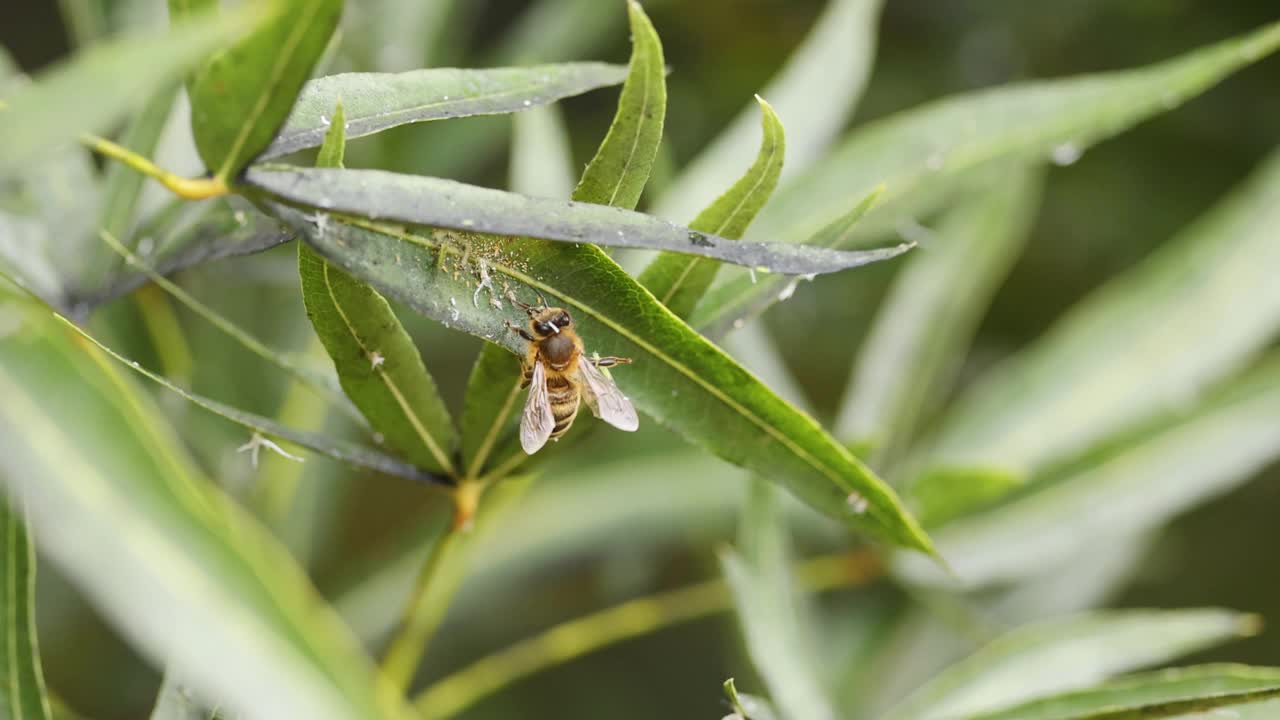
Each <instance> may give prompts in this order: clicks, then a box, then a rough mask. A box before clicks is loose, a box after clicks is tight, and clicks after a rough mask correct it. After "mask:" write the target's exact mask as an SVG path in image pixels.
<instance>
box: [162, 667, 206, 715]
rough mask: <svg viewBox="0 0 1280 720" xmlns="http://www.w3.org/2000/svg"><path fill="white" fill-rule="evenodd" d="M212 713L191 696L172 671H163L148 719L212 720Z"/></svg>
mask: <svg viewBox="0 0 1280 720" xmlns="http://www.w3.org/2000/svg"><path fill="white" fill-rule="evenodd" d="M212 718H213V714H212V713H209V712H206V711H205V710H204V709H203V708H201V707H200V704H199V703H197V702H196V700H195V698H193V697H191V695H190V693H189V692H188V690H187V689H186V688H185V687H183V686H182V684H181V683H179V682H178V681H177V680H176V679H175V678H174V676H173V674H172V673H165V675H164V681H163V682H161V683H160V694H159V695H157V696H156V705H155V707H154V708H152V709H151V718H150V720H212Z"/></svg>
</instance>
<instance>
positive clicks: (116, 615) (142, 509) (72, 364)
mask: <svg viewBox="0 0 1280 720" xmlns="http://www.w3.org/2000/svg"><path fill="white" fill-rule="evenodd" d="M23 321H24V325H23V332H22V333H21V338H20V339H18V338H17V337H15V336H10V337H9V338H7V339H5V340H0V389H2V390H0V392H2V393H3V395H4V398H5V402H4V403H3V406H0V429H2V430H3V431H2V432H0V470H3V475H4V476H5V480H6V482H7V484H8V490H9V491H10V495H11V496H14V495H22V496H24V497H25V498H26V501H27V507H28V510H29V518H30V522H31V528H32V530H33V532H35V534H36V536H37V537H38V538H39V539H40V541H41V546H42V549H43V550H44V551H45V552H47V554H48V556H49V557H50V558H51V559H53V561H54V562H55V563H57V564H58V565H59V566H60V567H61V569H62V571H63V572H64V573H65V575H66V576H67V577H68V578H70V579H71V580H72V581H73V582H74V584H75V585H76V586H77V587H78V588H79V589H80V590H81V591H83V592H84V594H85V596H86V597H88V598H89V599H90V600H91V601H92V602H93V604H94V605H95V606H96V607H97V609H98V610H99V611H101V612H102V614H103V616H105V617H106V618H108V619H109V620H110V621H111V623H112V624H113V625H114V626H115V627H116V628H117V629H119V630H120V631H122V632H123V633H124V634H125V635H126V636H127V637H129V638H130V639H131V641H132V642H133V643H135V645H136V647H138V648H139V649H140V650H141V651H143V652H144V653H145V654H146V656H147V657H148V658H150V659H151V660H152V661H153V662H156V663H158V664H166V665H167V666H168V667H170V668H173V669H174V670H175V671H176V672H179V673H180V674H181V676H182V677H183V678H185V679H186V680H187V681H188V682H190V683H191V686H192V688H193V690H195V691H197V692H199V693H201V695H202V696H204V697H208V698H210V699H211V700H213V701H215V702H218V703H219V704H222V705H223V706H225V707H227V708H228V709H230V710H232V711H234V712H238V713H241V714H243V715H244V716H245V717H249V718H269V717H286V716H294V715H297V716H300V717H308V718H323V719H333V720H338V719H347V718H350V719H353V720H354V719H355V718H360V719H361V720H369V719H371V718H408V717H410V715H409V713H408V712H407V710H406V709H405V708H404V705H403V702H402V700H400V699H399V698H396V697H395V696H394V695H392V694H389V693H387V692H386V691H385V690H384V689H383V688H382V687H381V686H380V681H379V680H378V679H377V676H376V675H375V673H374V671H373V668H372V667H371V666H370V664H369V662H368V660H367V658H366V657H365V656H364V655H363V653H362V652H361V650H360V648H359V647H358V645H357V644H356V643H355V641H354V639H353V638H352V637H351V636H350V634H349V633H348V631H347V630H346V629H345V628H344V627H343V626H342V624H341V622H340V621H339V620H338V619H337V617H336V616H335V615H334V613H333V612H332V610H331V609H329V608H328V607H327V606H325V605H324V603H323V601H322V600H321V599H320V597H319V595H318V594H317V593H316V592H315V590H314V589H313V588H312V587H311V586H310V585H309V583H308V582H307V579H306V577H305V576H304V575H303V573H302V572H301V571H300V570H299V569H298V567H297V566H296V565H295V564H294V562H293V560H292V559H291V558H290V557H289V556H288V555H287V554H286V553H285V552H284V551H283V550H282V549H281V548H280V546H279V545H277V544H276V543H275V542H274V541H273V540H272V539H271V538H270V537H269V536H268V534H267V533H266V532H265V531H264V530H263V529H262V528H261V527H260V526H259V525H257V524H256V523H255V522H254V521H253V520H252V519H251V518H249V517H248V516H246V515H245V514H244V513H243V512H242V511H241V510H240V509H239V507H238V506H237V505H236V504H235V503H234V502H232V501H231V500H230V499H229V498H227V497H226V496H225V495H223V494H222V493H221V492H220V491H219V490H217V489H216V488H215V487H214V486H213V485H212V484H210V483H209V482H208V480H206V479H204V478H202V477H200V476H199V473H198V472H197V471H196V470H195V468H194V466H193V464H192V462H191V460H190V459H189V458H188V457H187V456H186V455H184V454H183V452H182V451H181V448H180V444H179V440H178V438H177V437H176V436H174V435H173V434H172V431H171V429H170V428H171V425H170V423H169V422H168V421H167V420H166V419H165V418H163V417H162V416H161V415H160V413H159V412H158V410H157V409H156V408H155V406H154V405H153V404H152V403H151V402H150V400H149V398H148V397H147V396H146V395H145V394H144V393H142V392H140V391H139V390H138V388H137V387H136V386H134V385H133V384H132V383H130V382H129V381H128V379H127V378H125V377H122V376H121V375H120V374H119V371H117V370H116V369H115V368H114V366H113V365H112V364H111V361H110V360H109V359H108V358H107V357H106V356H105V355H104V354H102V353H101V352H99V351H97V350H96V349H94V348H93V347H91V346H88V345H86V344H84V343H82V342H79V341H78V339H77V336H76V335H75V334H74V333H73V332H72V331H71V330H70V329H69V328H68V327H66V326H65V325H63V324H62V323H59V322H57V321H56V320H55V319H54V317H52V316H50V315H49V313H47V312H46V311H43V310H41V309H36V308H32V309H30V310H29V311H28V312H25V313H24V314H23ZM69 379H70V380H69ZM69 382H70V383H71V385H70V386H69V385H68V383H69ZM72 428H74V434H72V432H71V429H72ZM68 527H74V528H75V529H76V531H75V532H74V533H68V532H66V528H68Z"/></svg>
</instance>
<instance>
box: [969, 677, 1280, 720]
mask: <svg viewBox="0 0 1280 720" xmlns="http://www.w3.org/2000/svg"><path fill="white" fill-rule="evenodd" d="M1277 696H1280V669H1277V668H1262V667H1249V666H1247V665H1197V666H1194V667H1187V668H1176V669H1172V670H1160V671H1157V672H1151V673H1143V674H1140V675H1130V676H1127V677H1123V678H1120V679H1118V680H1115V681H1112V682H1109V683H1105V684H1103V685H1099V686H1098V687H1094V688H1089V689H1087V690H1077V691H1075V692H1069V693H1063V694H1061V695H1056V696H1050V697H1046V698H1041V699H1039V700H1033V701H1031V702H1029V703H1024V704H1022V705H1018V706H1016V707H1012V708H1008V709H1005V710H998V711H996V712H993V713H988V714H985V715H980V716H978V717H976V718H973V720H1148V719H1151V718H1164V717H1174V716H1180V715H1184V714H1191V713H1204V712H1208V711H1210V710H1214V709H1216V708H1224V707H1231V706H1234V705H1242V704H1246V703H1254V702H1258V701H1261V700H1266V699H1268V698H1274V697H1277Z"/></svg>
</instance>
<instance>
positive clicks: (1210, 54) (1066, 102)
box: [693, 23, 1280, 328]
mask: <svg viewBox="0 0 1280 720" xmlns="http://www.w3.org/2000/svg"><path fill="white" fill-rule="evenodd" d="M1277 47H1280V23H1273V24H1271V25H1267V26H1265V27H1263V28H1261V29H1259V30H1257V31H1255V32H1253V33H1250V34H1247V35H1244V36H1241V37H1238V38H1234V39H1231V40H1227V41H1224V42H1221V43H1218V44H1216V45H1211V46H1209V47H1206V48H1202V49H1199V50H1195V51H1192V52H1189V53H1187V54H1185V55H1183V56H1181V57H1178V58H1175V59H1173V60H1169V61H1165V62H1161V63H1156V64H1154V65H1150V66H1147V67H1143V68H1138V69H1136V70H1126V71H1118V72H1110V73H1101V74H1097V75H1086V76H1080V77H1073V78H1065V79H1060V80H1048V81H1040V82H1032V83H1022V84H1015V85H1008V86H1005V87H1001V88H996V89H994V90H982V91H978V92H974V93H970V94H966V95H960V96H957V97H953V98H946V99H943V100H939V101H936V102H933V103H929V104H927V105H924V106H922V107H919V108H916V109H914V110H908V111H906V112H903V113H899V114H897V115H893V116H890V117H887V118H884V119H882V120H877V121H875V122H873V123H870V124H868V125H866V126H864V127H861V128H859V129H858V130H856V131H855V132H853V133H852V134H851V135H849V136H848V137H847V138H846V139H845V140H844V141H843V142H842V143H841V145H840V146H839V148H838V149H837V150H836V151H835V152H833V153H831V154H830V155H829V156H828V157H826V158H825V159H824V160H823V161H822V162H820V163H819V164H817V165H815V166H814V167H813V168H812V169H811V170H809V171H807V172H805V173H803V174H802V175H801V176H800V177H797V178H796V179H795V180H793V181H791V182H787V183H784V185H783V187H782V188H780V189H779V191H778V193H777V196H776V197H775V198H774V200H773V202H771V203H770V204H769V207H768V208H766V209H765V211H764V212H762V213H761V214H760V217H759V218H757V220H756V222H755V223H754V224H753V225H752V228H751V232H750V233H748V236H747V237H748V238H752V237H758V238H768V239H770V240H783V241H790V242H800V241H802V240H805V239H806V238H809V237H810V236H812V235H813V234H814V231H815V229H816V228H820V227H824V226H826V225H827V224H829V223H830V222H831V221H832V219H833V218H836V217H839V216H840V215H841V214H843V213H845V212H847V211H848V208H849V207H850V206H851V205H852V204H853V203H854V202H856V200H857V198H860V197H863V196H864V195H865V194H866V193H867V192H868V191H869V190H870V189H871V188H872V187H874V186H876V185H879V184H884V185H885V187H886V188H887V189H886V192H885V197H884V201H885V202H884V206H883V207H882V208H881V209H880V210H878V211H877V212H876V213H875V214H874V215H873V217H872V218H868V223H867V225H866V227H867V228H868V231H869V230H870V228H875V229H876V232H877V234H881V233H883V232H885V231H891V230H892V229H893V228H894V227H895V225H896V224H897V223H898V221H899V220H900V219H905V218H910V217H919V216H920V215H922V214H923V213H925V212H927V211H928V210H929V209H931V208H936V207H937V206H938V205H939V204H940V202H941V201H942V200H944V199H945V198H946V197H947V196H948V195H949V194H951V193H952V192H953V191H955V190H957V189H961V188H964V187H965V186H966V185H967V184H968V183H969V182H970V181H971V180H972V173H973V172H975V171H978V172H982V171H985V170H986V169H987V167H989V166H991V165H992V164H993V163H1002V162H1007V161H1009V160H1014V159H1021V160H1024V161H1025V160H1033V161H1034V160H1042V159H1045V158H1051V157H1053V156H1054V150H1055V149H1057V150H1058V155H1059V156H1062V155H1063V154H1066V151H1068V150H1069V151H1071V154H1073V155H1074V154H1078V153H1079V152H1082V151H1084V150H1086V149H1087V148H1088V147H1089V146H1091V145H1093V144H1094V143H1097V142H1099V141H1101V140H1104V139H1106V138H1108V137H1112V136H1114V135H1116V134H1119V133H1120V132H1122V131H1124V130H1127V129H1128V128H1130V127H1132V126H1134V125H1136V124H1137V123H1139V122H1141V121H1143V120H1145V119H1147V118H1149V117H1152V116H1154V115H1158V114H1160V113H1163V112H1168V111H1170V110H1172V109H1174V108H1176V107H1177V106H1178V105H1180V104H1181V103H1183V102H1185V101H1187V100H1189V99H1191V98H1193V97H1195V96H1196V95H1199V94H1200V93H1202V92H1204V91H1205V90H1207V89H1209V88H1210V87H1212V86H1213V85H1214V84H1216V83H1217V82H1219V81H1220V80H1222V79H1223V78H1225V77H1226V76H1228V75H1230V74H1231V73H1233V72H1235V71H1237V70H1239V69H1241V68H1243V67H1247V66H1248V65H1251V64H1253V63H1254V62H1257V61H1258V60H1261V59H1262V58H1263V57H1265V56H1267V55H1268V54H1270V53H1272V52H1274V51H1275V50H1276V48H1277ZM873 219H874V220H875V222H872V220H873ZM866 239H867V235H866V234H865V233H861V232H852V233H845V234H841V235H837V236H834V237H832V238H831V239H830V240H829V243H828V244H829V245H830V246H831V247H857V246H858V244H859V243H860V242H865V240H866ZM785 285H786V280H785V279H782V278H778V277H771V276H766V277H762V278H759V282H757V283H755V284H752V283H751V281H750V279H749V278H747V277H744V276H736V277H734V278H733V279H732V280H731V281H730V282H726V283H725V284H724V285H723V286H722V287H720V288H717V289H716V290H714V291H713V292H712V293H711V294H709V295H708V296H707V299H706V301H705V303H704V305H706V307H700V308H699V312H698V314H697V315H696V316H695V321H694V323H693V324H694V326H695V327H698V328H705V327H708V326H716V327H724V326H727V324H728V323H729V322H730V321H732V319H734V318H739V317H743V315H742V310H741V308H742V307H743V306H755V305H757V304H763V305H765V306H767V305H768V304H770V303H773V302H776V299H777V297H778V294H779V292H780V291H781V290H782V289H783V287H784V286H785Z"/></svg>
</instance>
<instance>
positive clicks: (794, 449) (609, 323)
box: [334, 215, 933, 553]
mask: <svg viewBox="0 0 1280 720" xmlns="http://www.w3.org/2000/svg"><path fill="white" fill-rule="evenodd" d="M334 219H335V220H337V221H339V222H344V223H347V224H350V225H354V226H356V227H361V228H364V229H366V230H371V231H373V232H377V233H380V234H383V235H386V236H388V237H393V238H397V239H400V240H402V241H404V242H407V243H409V244H411V245H417V246H419V247H424V248H427V249H430V250H435V251H437V252H441V253H447V254H453V255H460V252H459V251H458V249H457V248H454V247H451V246H449V245H448V244H436V243H433V242H431V241H428V240H425V239H424V238H420V237H418V236H415V235H413V234H410V233H408V232H406V231H405V230H404V229H403V228H399V227H395V226H388V225H385V224H383V223H380V222H375V221H371V220H368V219H366V218H360V217H354V216H348V215H335V216H334ZM490 267H491V268H493V269H494V270H497V271H499V272H501V273H503V274H505V275H507V276H508V277H510V278H512V279H514V280H517V281H519V282H522V283H524V284H526V285H528V286H529V287H532V288H537V289H540V290H543V291H545V292H546V293H548V294H550V295H555V296H557V297H561V298H563V299H564V300H565V301H566V302H567V303H569V304H571V305H573V306H575V307H577V308H578V309H579V310H581V311H583V312H584V313H586V314H587V316H589V317H592V318H594V319H595V320H596V321H598V322H600V323H601V324H602V325H604V326H606V327H608V328H609V329H611V330H613V331H614V332H615V333H617V334H618V335H620V336H621V337H623V338H624V339H626V340H628V341H629V342H631V343H632V344H634V345H636V346H637V347H639V348H640V349H642V350H644V351H645V352H647V353H649V354H650V355H652V356H653V357H655V358H657V359H658V360H659V361H661V362H662V363H664V364H666V365H667V366H669V367H671V368H672V369H674V370H676V371H677V372H678V373H680V374H681V375H684V376H685V377H686V378H688V379H690V380H692V381H693V382H694V383H695V384H696V385H698V386H700V387H702V388H703V390H704V391H706V392H707V393H708V394H709V395H711V396H712V397H714V398H715V399H717V400H719V401H720V402H721V403H722V404H724V405H725V406H726V407H728V408H730V409H731V410H733V411H734V412H735V413H737V414H738V415H740V416H742V417H743V418H745V419H747V420H748V421H749V422H751V423H752V424H753V425H755V426H756V427H758V428H760V429H761V430H763V431H764V432H765V434H767V435H769V436H770V437H772V438H773V439H774V440H776V441H777V442H778V443H779V444H781V445H782V446H783V447H785V448H786V449H787V450H788V451H789V452H791V453H792V454H793V455H795V456H796V457H798V458H800V459H801V460H802V461H804V462H805V464H807V465H809V466H810V467H812V468H813V469H815V470H817V471H818V472H819V473H821V474H822V475H823V476H825V477H826V478H827V479H828V480H830V481H831V482H832V483H833V484H834V485H835V486H836V487H837V488H840V489H841V490H847V489H849V488H846V487H845V481H844V477H843V476H842V475H840V474H839V473H838V472H836V471H835V470H834V469H832V468H830V467H829V466H827V465H826V464H825V463H823V462H821V461H819V460H818V459H817V458H815V457H814V456H813V455H811V454H810V453H809V452H808V451H807V450H805V449H804V448H803V447H800V446H799V445H796V444H795V442H794V441H792V440H791V439H790V438H789V437H787V435H786V434H785V433H782V432H781V431H779V430H778V429H777V428H775V427H774V426H773V425H771V424H769V423H767V422H765V421H764V420H763V419H762V418H760V417H759V416H757V415H756V414H755V413H753V412H751V411H750V410H749V409H748V408H746V407H744V406H743V405H741V404H740V403H738V402H737V401H735V400H734V399H733V398H731V397H729V396H728V395H726V394H724V393H723V392H722V391H721V390H720V389H719V388H717V387H716V386H714V385H712V384H711V383H709V382H707V381H706V380H705V379H703V378H702V377H701V376H700V375H698V374H697V373H695V372H694V371H693V370H691V369H690V368H688V367H687V366H685V365H684V364H683V363H680V362H678V361H676V360H675V359H674V358H671V357H669V356H667V355H666V354H665V353H663V352H661V351H660V350H658V348H656V347H654V346H653V345H651V344H649V343H648V342H646V341H645V340H643V339H642V338H640V337H639V336H637V335H635V334H634V333H632V332H631V331H629V330H627V329H626V328H625V327H624V326H622V325H621V324H619V323H617V322H616V321H614V320H613V319H612V318H609V317H607V316H605V315H602V314H601V313H600V312H599V311H597V310H596V309H595V308H593V307H591V306H589V305H586V304H585V303H583V302H581V301H579V300H577V299H576V297H575V296H574V295H573V294H569V293H565V292H563V291H560V290H559V289H557V288H555V287H553V286H551V285H548V284H547V283H544V282H542V281H540V280H537V279H535V278H533V277H531V276H529V275H526V274H524V273H522V272H520V271H519V270H516V269H515V268H513V267H510V266H508V265H506V264H504V263H502V262H498V261H492V262H491V263H490ZM655 306H657V307H659V308H660V310H659V312H665V313H666V314H667V315H668V316H669V318H670V319H671V320H672V321H673V322H677V323H678V322H680V319H679V318H678V317H676V316H675V315H674V314H673V313H671V311H670V310H667V309H666V308H665V307H663V306H661V305H658V304H657V303H656V302H655ZM740 369H741V370H742V371H743V372H745V373H747V375H748V376H750V377H751V378H753V379H756V380H757V382H758V381H759V380H758V378H756V377H755V375H754V374H753V373H751V371H750V370H747V369H746V368H740ZM795 414H796V415H797V417H798V418H799V419H800V421H801V422H808V423H809V424H810V425H811V426H812V429H813V430H814V431H816V432H817V433H818V434H819V435H821V434H823V431H822V429H821V428H820V427H818V426H817V424H816V423H815V422H814V421H813V419H812V418H809V417H808V416H807V415H805V414H804V413H803V412H801V411H799V410H795ZM829 449H831V450H832V451H834V452H835V453H836V454H837V455H838V456H841V459H843V460H845V461H847V462H849V463H850V464H851V465H854V466H855V467H857V466H860V465H861V463H860V462H859V461H858V460H857V458H855V457H853V456H852V455H849V453H848V451H847V450H845V449H844V448H842V447H840V446H839V445H838V444H837V443H829ZM866 474H867V475H868V476H870V472H867V473H866ZM866 485H867V487H868V488H873V487H875V486H874V484H873V483H866ZM861 489H867V488H861ZM891 493H892V491H890V490H888V488H881V489H880V492H879V493H877V496H876V498H875V499H876V500H877V501H881V502H883V501H884V500H885V499H886V498H889V499H892V498H893V495H892V494H891ZM894 504H897V503H894ZM868 514H869V515H871V516H873V517H875V518H876V519H877V520H878V521H880V523H881V524H882V526H883V527H884V529H885V530H887V531H889V532H890V533H891V534H892V535H895V536H896V535H897V532H896V531H895V530H894V524H892V523H890V522H888V521H886V519H885V518H883V517H881V515H880V508H879V507H878V506H877V505H876V504H874V503H873V504H871V506H870V507H869V508H868ZM909 517H910V516H908V515H907V514H906V512H905V510H903V519H904V523H903V524H904V526H905V527H906V529H907V530H908V531H909V532H910V534H911V535H912V536H913V537H912V538H911V540H912V541H913V542H915V543H918V547H920V548H921V549H925V550H926V552H929V553H932V552H933V550H932V546H931V545H930V543H929V542H928V539H927V537H926V536H924V535H923V532H921V531H919V530H918V529H917V528H916V527H914V526H913V524H912V523H911V522H910V521H909V520H907V518H909Z"/></svg>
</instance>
